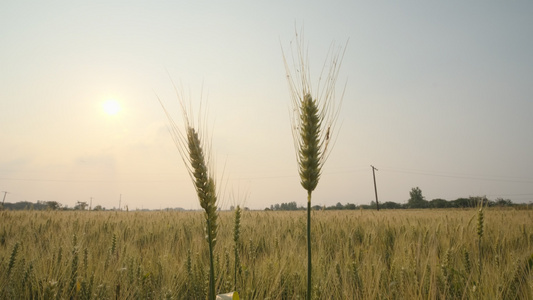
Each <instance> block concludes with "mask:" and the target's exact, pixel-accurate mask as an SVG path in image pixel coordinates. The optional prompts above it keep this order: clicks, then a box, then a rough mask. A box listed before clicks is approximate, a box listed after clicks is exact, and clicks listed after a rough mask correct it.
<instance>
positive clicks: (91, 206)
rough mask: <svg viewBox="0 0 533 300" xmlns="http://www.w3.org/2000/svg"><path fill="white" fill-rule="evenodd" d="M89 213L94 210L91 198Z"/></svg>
mask: <svg viewBox="0 0 533 300" xmlns="http://www.w3.org/2000/svg"><path fill="white" fill-rule="evenodd" d="M89 203H90V204H89V211H90V210H92V209H93V197H91V202H89Z"/></svg>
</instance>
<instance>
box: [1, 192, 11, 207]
mask: <svg viewBox="0 0 533 300" xmlns="http://www.w3.org/2000/svg"><path fill="white" fill-rule="evenodd" d="M2 193H4V199H3V200H2V210H3V209H4V202H5V201H6V195H7V194H8V193H9V192H6V191H2Z"/></svg>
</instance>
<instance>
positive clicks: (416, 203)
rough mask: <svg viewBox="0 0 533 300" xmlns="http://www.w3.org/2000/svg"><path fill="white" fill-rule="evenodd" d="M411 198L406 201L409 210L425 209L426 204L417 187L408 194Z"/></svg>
mask: <svg viewBox="0 0 533 300" xmlns="http://www.w3.org/2000/svg"><path fill="white" fill-rule="evenodd" d="M409 195H410V196H411V197H410V198H409V200H408V201H407V207H409V208H425V207H427V204H428V202H427V201H426V199H425V198H424V196H422V190H420V188H419V187H414V188H412V189H411V191H410V192H409Z"/></svg>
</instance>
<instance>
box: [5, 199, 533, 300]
mask: <svg viewBox="0 0 533 300" xmlns="http://www.w3.org/2000/svg"><path fill="white" fill-rule="evenodd" d="M312 214H313V220H314V222H313V224H312V226H313V227H312V235H313V236H312V238H313V241H314V242H313V244H312V247H313V253H314V254H315V255H314V256H313V266H314V268H313V272H314V276H315V281H314V283H313V291H314V295H315V297H316V298H318V299H325V298H335V299H351V298H353V296H354V295H358V296H359V298H361V299H377V298H379V299H402V298H403V299H443V298H446V299H463V298H466V299H471V298H478V297H481V298H483V299H515V298H519V299H531V298H532V297H533V294H532V291H531V289H532V287H531V285H532V283H533V274H532V273H531V268H532V267H533V257H532V254H533V230H532V229H531V226H530V225H531V224H532V223H533V211H531V210H529V211H526V210H524V211H516V210H495V209H487V208H484V210H483V214H484V223H483V239H482V240H481V243H479V239H478V232H477V216H478V211H477V210H398V211H394V210H393V211H388V210H383V211H380V213H379V214H378V213H376V212H375V211H367V210H363V211H361V212H360V211H357V212H354V211H313V212H312ZM0 217H1V219H2V220H3V222H2V224H1V225H0V241H1V243H0V269H2V270H6V271H5V272H1V273H0V287H2V288H1V289H0V299H17V298H18V299H21V298H23V299H28V298H32V297H33V298H45V297H48V298H54V299H58V298H75V299H111V298H113V299H114V298H116V297H118V298H119V299H132V298H133V299H137V298H145V299H150V298H156V299H162V298H164V299H205V298H206V297H207V292H208V291H207V284H206V283H207V282H208V280H209V278H208V277H209V276H208V267H206V266H208V265H209V254H208V251H206V249H205V248H206V247H205V239H204V236H203V234H202V233H203V232H204V231H205V217H204V213H203V212H129V213H127V212H53V211H51V212H40V211H2V212H0ZM234 223H235V213H234V212H220V215H219V227H218V234H217V237H218V242H217V248H216V249H215V251H214V258H215V259H214V270H215V278H216V289H217V290H224V288H225V287H230V288H231V287H232V286H233V283H234V279H235V277H234V276H235V270H234V267H233V266H235V262H234V258H233V257H234V256H233V255H231V254H232V253H233V251H234V247H235V243H234V234H235V226H234V225H235V224H234ZM339 224H342V226H339ZM305 232H306V215H305V214H303V213H302V212H254V211H252V212H250V211H242V214H241V216H240V232H239V240H240V243H238V245H237V248H238V250H239V261H240V262H239V264H240V268H241V269H242V276H238V277H237V279H238V286H239V294H240V295H241V298H242V299H296V298H304V297H305V296H306V289H307V284H306V267H305V265H304V264H302V263H301V262H302V261H303V260H305V252H304V253H302V251H301V249H302V248H305V246H306V238H305ZM479 244H480V245H481V249H482V253H483V255H482V256H480V255H479V252H478V248H479ZM480 258H481V261H482V266H483V267H482V269H481V276H482V278H483V280H482V281H481V282H479V283H478V272H480V268H479V265H478V263H477V262H478V261H479V259H480ZM7 270H10V271H9V272H7ZM71 287H72V289H71ZM480 292H482V293H483V294H482V295H481V296H480V295H479V293H480Z"/></svg>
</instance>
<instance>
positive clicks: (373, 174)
mask: <svg viewBox="0 0 533 300" xmlns="http://www.w3.org/2000/svg"><path fill="white" fill-rule="evenodd" d="M370 167H372V176H373V177H374V193H376V207H377V209H378V211H379V202H378V188H377V186H376V172H375V171H377V170H378V169H376V168H375V167H374V166H373V165H370Z"/></svg>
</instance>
